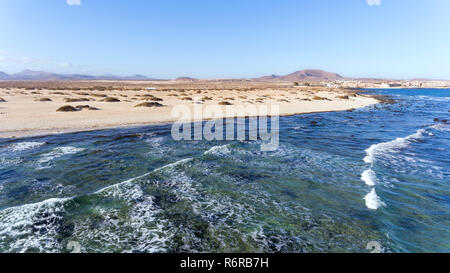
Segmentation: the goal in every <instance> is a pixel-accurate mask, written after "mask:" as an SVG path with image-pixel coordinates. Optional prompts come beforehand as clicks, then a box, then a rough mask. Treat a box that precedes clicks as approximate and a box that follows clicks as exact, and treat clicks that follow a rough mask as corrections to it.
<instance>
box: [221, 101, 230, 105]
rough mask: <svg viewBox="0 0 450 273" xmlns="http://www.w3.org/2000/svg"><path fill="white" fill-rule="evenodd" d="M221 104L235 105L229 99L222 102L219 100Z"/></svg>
mask: <svg viewBox="0 0 450 273" xmlns="http://www.w3.org/2000/svg"><path fill="white" fill-rule="evenodd" d="M219 105H233V104H232V103H231V102H228V101H221V102H219Z"/></svg>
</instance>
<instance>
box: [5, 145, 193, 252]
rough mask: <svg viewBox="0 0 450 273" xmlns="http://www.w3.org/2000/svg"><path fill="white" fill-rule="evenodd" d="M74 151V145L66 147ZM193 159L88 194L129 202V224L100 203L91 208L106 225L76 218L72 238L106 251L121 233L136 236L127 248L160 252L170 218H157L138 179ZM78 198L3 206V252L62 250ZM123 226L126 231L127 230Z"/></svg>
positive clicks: (151, 203)
mask: <svg viewBox="0 0 450 273" xmlns="http://www.w3.org/2000/svg"><path fill="white" fill-rule="evenodd" d="M65 150H66V151H68V150H70V151H75V149H65ZM191 160H192V158H187V159H183V160H179V161H177V162H174V163H171V164H168V165H165V166H163V167H160V168H157V169H155V170H153V171H152V172H150V173H146V174H144V175H142V176H139V177H135V178H132V179H129V180H126V181H123V182H121V183H118V184H115V185H112V186H108V187H105V188H103V189H101V190H99V191H97V192H94V193H91V194H87V195H86V197H83V198H88V200H89V199H90V198H94V200H95V198H97V197H99V196H101V197H109V198H115V199H119V200H124V201H126V202H127V204H128V205H129V206H130V211H129V212H130V214H129V218H128V222H127V225H128V226H129V228H131V230H134V231H136V234H135V233H130V232H129V229H127V228H125V229H119V228H118V225H119V223H118V221H117V215H115V214H116V212H115V211H114V210H111V209H110V208H108V207H106V208H104V207H101V206H99V205H97V206H95V207H94V208H93V210H94V211H96V213H97V215H101V217H102V219H103V228H101V229H95V230H92V229H89V227H88V226H86V225H85V224H83V223H78V224H76V223H75V228H74V232H73V235H72V236H73V237H75V238H77V239H78V240H79V242H80V243H81V245H83V243H82V242H83V241H85V240H92V241H98V240H101V242H102V243H104V244H105V246H104V248H103V247H102V248H101V249H98V251H105V250H104V249H107V248H108V247H112V248H113V247H114V246H116V245H117V246H118V248H119V246H120V244H121V241H120V240H123V238H126V237H129V240H130V241H133V242H134V241H137V242H138V243H139V245H138V246H134V247H132V248H131V249H128V250H125V251H130V252H132V251H145V252H161V251H164V249H165V242H166V240H168V239H169V238H170V236H172V235H170V234H175V232H170V234H169V233H168V232H169V231H168V228H167V225H168V224H167V222H166V220H164V219H156V217H155V215H156V214H157V213H158V212H159V211H160V210H159V209H158V208H157V207H156V206H155V205H154V202H153V197H152V196H145V195H144V192H143V191H142V188H141V186H140V185H139V184H137V183H133V182H134V181H136V180H139V179H141V178H145V177H146V176H148V175H150V174H152V173H155V172H159V171H162V170H167V169H171V168H173V167H175V166H178V165H180V164H183V163H186V162H189V161H191ZM70 201H73V202H78V201H77V198H76V197H69V198H53V199H48V200H45V201H42V202H38V203H33V204H25V205H21V206H17V207H11V208H7V209H4V210H1V211H0V252H29V251H32V252H36V251H37V252H61V251H63V247H64V246H62V245H61V242H60V241H58V235H59V233H60V232H61V230H62V229H63V227H62V225H63V224H64V215H65V213H66V206H67V205H68V202H70ZM119 230H122V231H123V232H122V233H123V234H122V233H120V231H119Z"/></svg>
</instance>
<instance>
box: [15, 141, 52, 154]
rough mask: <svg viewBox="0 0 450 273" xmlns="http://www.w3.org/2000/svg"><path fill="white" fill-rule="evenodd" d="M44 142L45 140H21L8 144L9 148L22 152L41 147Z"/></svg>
mask: <svg viewBox="0 0 450 273" xmlns="http://www.w3.org/2000/svg"><path fill="white" fill-rule="evenodd" d="M44 144H45V142H20V143H14V144H11V145H10V146H8V149H9V150H11V151H12V152H22V151H27V150H32V149H35V148H38V147H41V146H42V145H44Z"/></svg>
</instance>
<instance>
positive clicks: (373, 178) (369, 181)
mask: <svg viewBox="0 0 450 273" xmlns="http://www.w3.org/2000/svg"><path fill="white" fill-rule="evenodd" d="M361 180H362V181H364V182H365V183H366V185H367V186H371V187H373V186H375V185H376V183H377V182H378V179H377V175H376V174H375V172H374V171H373V170H372V169H369V170H366V171H364V172H363V173H362V174H361Z"/></svg>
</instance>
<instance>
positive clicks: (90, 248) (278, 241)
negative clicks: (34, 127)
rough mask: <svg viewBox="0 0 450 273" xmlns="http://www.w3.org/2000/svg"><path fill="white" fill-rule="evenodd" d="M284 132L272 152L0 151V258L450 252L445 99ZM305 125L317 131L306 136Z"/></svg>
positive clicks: (203, 147)
mask: <svg viewBox="0 0 450 273" xmlns="http://www.w3.org/2000/svg"><path fill="white" fill-rule="evenodd" d="M377 92H379V93H382V94H391V95H394V96H395V97H396V98H397V99H398V101H397V103H396V104H393V105H377V106H374V107H367V108H364V109H359V110H356V111H353V112H337V113H322V114H310V115H301V116H292V117H282V118H280V146H279V149H278V150H277V151H274V152H261V150H260V144H261V142H260V141H242V142H239V141H236V142H233V141H231V142H223V141H216V142H207V141H192V142H185V141H181V142H177V141H173V140H172V138H171V136H170V129H171V128H170V126H149V127H139V128H128V129H116V130H102V131H94V132H83V133H76V134H64V135H55V136H48V137H37V138H28V139H17V140H14V139H9V140H0V252H66V251H68V250H67V249H66V246H67V244H68V242H70V241H76V242H79V244H80V246H81V251H83V252H367V251H368V250H367V249H366V246H367V243H368V242H370V241H378V242H380V244H381V245H382V249H383V251H384V252H436V251H445V252H448V251H450V232H449V229H450V223H449V219H450V190H449V189H450V188H449V182H450V178H449V176H450V171H449V166H450V150H449V146H450V135H449V128H450V125H449V124H445V123H442V122H434V118H439V119H440V120H442V119H450V118H449V110H450V90H433V89H430V90H426V89H422V90H378V91H377ZM312 121H314V122H312Z"/></svg>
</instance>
